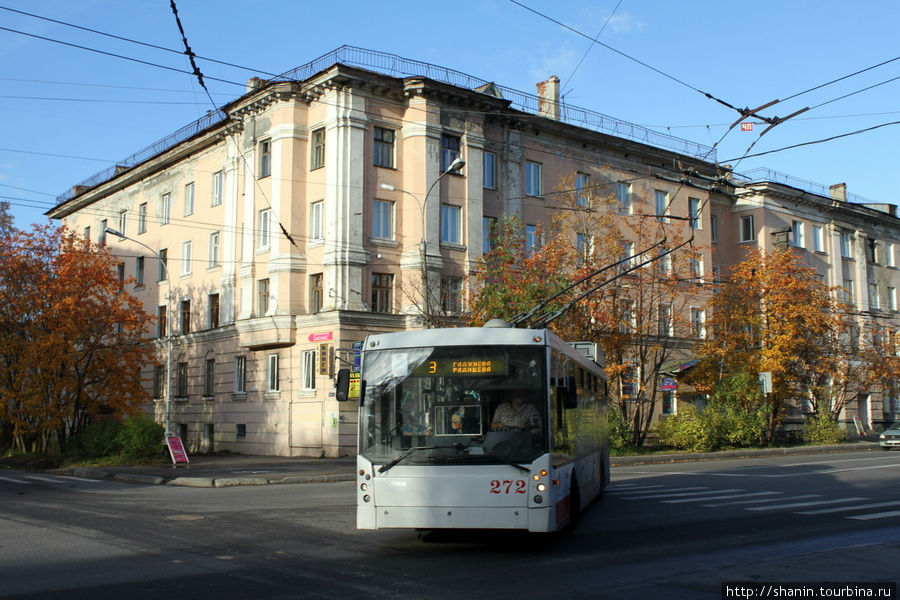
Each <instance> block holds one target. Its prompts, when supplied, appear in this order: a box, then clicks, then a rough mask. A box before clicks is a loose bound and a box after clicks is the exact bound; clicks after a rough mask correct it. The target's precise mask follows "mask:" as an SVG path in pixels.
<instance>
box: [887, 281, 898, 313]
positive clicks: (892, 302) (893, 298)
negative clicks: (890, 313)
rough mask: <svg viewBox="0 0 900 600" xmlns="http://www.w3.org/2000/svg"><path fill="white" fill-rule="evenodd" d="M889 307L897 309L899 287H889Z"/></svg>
mask: <svg viewBox="0 0 900 600" xmlns="http://www.w3.org/2000/svg"><path fill="white" fill-rule="evenodd" d="M887 290H888V308H889V309H891V310H897V288H895V287H889V288H888V289H887Z"/></svg>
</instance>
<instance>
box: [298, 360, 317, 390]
mask: <svg viewBox="0 0 900 600" xmlns="http://www.w3.org/2000/svg"><path fill="white" fill-rule="evenodd" d="M301 376H302V378H303V389H304V390H314V389H316V351H315V350H304V351H303V371H302V373H301Z"/></svg>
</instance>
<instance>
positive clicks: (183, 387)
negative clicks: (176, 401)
mask: <svg viewBox="0 0 900 600" xmlns="http://www.w3.org/2000/svg"><path fill="white" fill-rule="evenodd" d="M175 373H176V377H175V388H176V392H175V396H176V397H178V398H187V397H188V364H187V363H186V362H180V363H178V365H177V367H176V369H175Z"/></svg>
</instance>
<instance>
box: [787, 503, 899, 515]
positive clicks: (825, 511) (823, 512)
mask: <svg viewBox="0 0 900 600" xmlns="http://www.w3.org/2000/svg"><path fill="white" fill-rule="evenodd" d="M898 504H900V500H894V501H893V502H873V503H871V504H857V505H855V506H837V507H834V508H820V509H819V510H805V511H802V512H798V513H797V514H798V515H826V514H828V513H836V512H841V511H851V510H863V509H865V508H880V507H882V506H897V505H898Z"/></svg>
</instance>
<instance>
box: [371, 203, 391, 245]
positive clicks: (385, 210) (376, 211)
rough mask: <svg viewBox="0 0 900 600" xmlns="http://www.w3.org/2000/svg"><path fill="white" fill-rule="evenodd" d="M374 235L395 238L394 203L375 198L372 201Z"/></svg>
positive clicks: (388, 238) (379, 237)
mask: <svg viewBox="0 0 900 600" xmlns="http://www.w3.org/2000/svg"><path fill="white" fill-rule="evenodd" d="M372 237H373V238H378V239H382V240H392V239H394V203H393V202H388V201H387V200H375V201H374V202H373V203H372Z"/></svg>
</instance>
